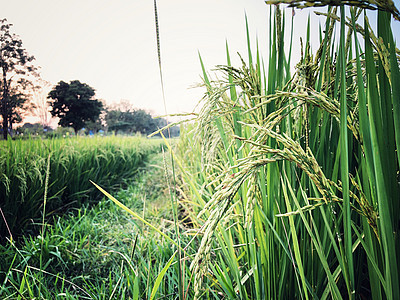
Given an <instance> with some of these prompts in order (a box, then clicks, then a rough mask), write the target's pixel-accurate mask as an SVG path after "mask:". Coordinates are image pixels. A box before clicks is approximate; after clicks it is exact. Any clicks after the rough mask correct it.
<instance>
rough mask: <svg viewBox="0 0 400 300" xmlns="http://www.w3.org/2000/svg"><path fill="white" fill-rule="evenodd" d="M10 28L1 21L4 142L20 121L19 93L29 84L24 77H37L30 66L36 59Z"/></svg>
mask: <svg viewBox="0 0 400 300" xmlns="http://www.w3.org/2000/svg"><path fill="white" fill-rule="evenodd" d="M11 26H12V24H9V23H7V19H2V20H0V71H1V75H0V76H1V80H0V88H1V92H0V93H1V95H0V115H1V118H2V122H1V124H2V126H1V127H2V130H3V138H4V139H7V135H8V131H9V130H11V129H12V124H13V123H14V122H16V121H18V120H20V119H21V111H18V110H21V109H22V108H24V107H25V104H26V103H27V98H26V97H25V96H24V95H23V93H22V90H24V89H25V88H26V86H27V85H28V84H29V80H27V79H26V78H25V77H26V75H36V76H37V74H36V68H35V67H34V66H33V65H32V64H31V62H32V61H33V60H34V59H35V58H34V57H33V56H30V55H28V53H27V51H26V50H25V49H24V48H23V46H22V41H21V39H20V38H19V37H18V36H17V35H15V34H12V33H11V32H10V28H11Z"/></svg>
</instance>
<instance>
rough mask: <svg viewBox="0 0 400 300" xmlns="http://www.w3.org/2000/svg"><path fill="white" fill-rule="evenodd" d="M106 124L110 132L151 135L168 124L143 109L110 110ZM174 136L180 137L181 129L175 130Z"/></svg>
mask: <svg viewBox="0 0 400 300" xmlns="http://www.w3.org/2000/svg"><path fill="white" fill-rule="evenodd" d="M105 122H106V124H107V129H108V131H114V132H115V133H116V134H117V133H118V132H123V133H126V134H132V133H137V132H138V133H141V134H144V135H149V134H151V133H153V132H155V131H157V130H159V129H160V128H163V127H165V126H166V125H167V124H168V122H167V120H165V119H163V118H153V117H152V116H151V114H150V113H148V112H146V111H145V110H143V109H133V108H130V107H127V108H125V109H124V108H114V109H108V110H107V111H106V114H105ZM171 135H172V136H179V128H177V127H175V128H173V134H171Z"/></svg>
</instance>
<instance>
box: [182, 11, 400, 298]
mask: <svg viewBox="0 0 400 300" xmlns="http://www.w3.org/2000/svg"><path fill="white" fill-rule="evenodd" d="M339 12H340V14H339ZM362 12H363V11H362V10H359V9H355V8H351V9H350V16H349V18H348V19H347V20H348V22H346V18H345V10H344V8H343V7H340V11H339V10H338V9H337V8H329V9H328V13H327V14H326V16H327V20H326V24H325V28H324V35H322V34H321V39H320V42H321V45H320V48H319V49H318V51H317V52H316V53H315V54H314V55H313V54H312V53H311V50H310V45H309V40H308V38H309V31H310V28H311V25H310V24H308V29H307V32H308V33H307V40H306V44H305V47H304V48H303V49H302V53H303V54H302V58H301V61H300V62H299V63H298V64H297V67H296V72H295V74H294V75H293V76H290V74H289V70H290V65H289V61H290V50H289V53H285V52H284V49H285V48H284V46H283V45H284V43H286V41H285V40H284V36H285V31H284V30H285V27H284V20H283V17H282V14H281V11H280V10H279V8H276V11H275V19H271V22H272V24H271V28H274V31H273V35H272V36H271V40H270V41H271V44H270V47H269V48H270V53H269V57H268V60H266V61H267V62H268V65H266V66H264V63H263V60H262V59H261V57H260V54H259V52H258V51H257V54H256V56H253V55H252V53H251V47H250V44H249V45H248V49H249V50H248V60H247V61H244V60H243V61H242V66H241V67H232V66H231V65H230V56H229V51H228V49H227V65H226V66H220V67H219V72H220V73H219V74H218V76H217V77H218V78H224V79H222V80H211V79H210V78H209V76H208V74H207V73H206V70H204V68H203V79H204V85H205V87H206V94H205V98H204V102H203V105H202V110H201V112H200V113H199V115H198V117H197V118H196V120H195V122H194V124H192V125H190V126H188V127H187V128H186V129H185V130H184V132H183V134H182V135H181V145H180V147H179V155H178V160H177V161H176V165H177V166H178V167H179V168H180V170H181V174H182V177H183V179H184V181H185V183H186V185H185V187H186V197H185V198H187V199H190V201H191V202H194V203H195V204H194V205H190V206H189V209H190V210H192V211H194V213H195V214H196V215H197V216H196V217H192V222H193V224H199V225H198V232H199V233H201V234H202V237H201V240H200V246H199V249H198V252H197V253H196V257H195V258H194V260H193V261H192V262H191V270H192V271H193V273H194V274H193V277H194V282H193V289H194V293H195V298H196V299H200V298H209V297H210V296H209V295H210V294H211V293H214V295H215V294H216V293H219V294H221V295H224V296H223V297H225V298H229V299H236V298H240V299H289V298H290V299H292V298H302V299H310V298H313V299H314V298H316V299H343V298H348V299H355V298H357V299H367V298H368V299H398V298H399V297H400V294H399V285H398V282H399V275H400V274H399V273H400V272H399V270H400V267H399V260H398V257H397V256H398V253H399V252H400V239H399V237H398V236H399V230H400V228H399V224H400V223H399V222H400V211H399V209H400V205H399V204H400V203H399V197H398V195H399V179H398V174H399V171H400V168H399V162H400V160H399V151H398V149H399V145H400V143H399V142H400V138H399V137H400V123H399V122H400V118H399V116H400V114H399V113H400V110H399V103H398V101H397V100H398V99H399V88H398V84H397V82H399V81H400V71H399V60H398V54H396V52H397V53H399V51H398V49H396V48H395V47H394V46H393V45H394V41H393V36H392V33H391V29H390V14H388V13H387V12H385V11H378V12H377V16H378V32H377V33H378V37H375V34H374V33H373V31H372V30H371V27H370V25H369V23H368V19H367V17H365V18H364V21H363V24H364V28H362V27H361V26H360V25H359V23H357V22H358V18H360V16H363V14H362ZM336 26H338V27H339V30H340V35H339V38H336V39H335V36H334V34H333V33H334V32H335V27H336ZM247 32H248V30H247ZM321 32H322V29H321ZM356 33H361V34H362V37H363V38H364V46H363V48H361V46H360V44H359V43H358V39H359V38H360V35H356ZM247 40H248V41H249V40H250V38H249V34H248V39H247ZM335 42H336V43H337V44H335ZM289 49H290V48H289ZM361 49H365V53H362V51H361ZM191 202H190V203H191ZM190 210H189V211H190ZM185 280H186V284H187V282H188V281H189V280H190V279H188V278H186V279H185Z"/></svg>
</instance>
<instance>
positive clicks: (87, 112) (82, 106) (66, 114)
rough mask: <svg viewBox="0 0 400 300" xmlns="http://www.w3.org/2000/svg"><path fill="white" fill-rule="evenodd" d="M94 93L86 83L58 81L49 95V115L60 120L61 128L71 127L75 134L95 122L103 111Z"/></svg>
mask: <svg viewBox="0 0 400 300" xmlns="http://www.w3.org/2000/svg"><path fill="white" fill-rule="evenodd" d="M94 95H95V91H94V89H93V88H91V87H90V86H89V85H87V84H86V83H81V82H79V81H78V80H73V81H71V82H70V83H66V82H64V81H60V82H59V83H58V84H57V85H56V86H55V87H54V88H53V89H52V90H51V91H50V93H49V95H48V97H47V98H49V99H53V101H49V103H50V106H51V111H50V113H51V115H52V116H53V117H58V118H60V121H59V122H58V124H59V125H60V126H61V127H72V128H73V129H74V131H75V134H77V133H78V131H79V130H80V129H82V128H83V127H84V126H85V124H86V122H88V121H92V122H96V120H97V119H98V118H99V116H100V113H101V111H102V109H103V103H102V102H101V101H99V100H97V99H94Z"/></svg>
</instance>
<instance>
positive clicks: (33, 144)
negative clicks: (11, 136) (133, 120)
mask: <svg viewBox="0 0 400 300" xmlns="http://www.w3.org/2000/svg"><path fill="white" fill-rule="evenodd" d="M158 149H159V142H158V141H152V140H144V139H141V138H136V137H132V138H117V137H104V138H102V137H92V138H82V137H78V138H70V139H62V138H60V139H51V140H50V139H49V140H40V139H37V140H32V139H30V140H15V141H13V140H9V141H8V142H6V141H4V142H3V143H1V144H0V172H1V173H0V207H1V208H2V211H3V213H4V217H5V220H7V222H8V226H9V229H10V231H11V234H13V235H14V237H18V236H19V235H20V234H21V232H22V231H25V232H36V230H37V225H35V222H36V221H37V220H38V218H39V217H40V216H41V213H42V205H43V195H44V191H45V177H46V166H47V163H48V160H49V159H50V175H49V176H50V177H49V186H48V193H47V195H48V196H47V212H48V213H47V214H46V217H47V216H50V215H52V214H54V213H63V212H65V211H67V210H68V209H71V208H72V207H80V206H81V205H83V204H85V203H88V202H96V201H97V200H99V198H100V196H101V195H100V193H99V192H97V191H96V190H95V189H94V187H93V186H92V185H91V183H90V182H89V180H93V181H96V182H98V183H99V184H101V185H103V186H104V187H106V188H108V189H111V190H115V188H118V187H120V186H121V184H123V183H124V182H126V181H127V180H130V179H131V178H133V177H134V176H135V174H136V173H137V170H138V168H139V167H140V166H141V165H142V164H143V163H144V161H145V160H146V159H147V157H148V156H149V154H150V153H152V152H154V151H158ZM21 207H23V209H21ZM32 220H33V221H34V223H33V224H32ZM0 233H1V236H2V238H3V241H4V239H5V237H9V236H10V233H9V232H8V230H7V229H6V224H5V223H4V220H3V218H2V221H1V222H0Z"/></svg>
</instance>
